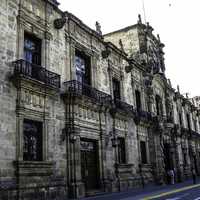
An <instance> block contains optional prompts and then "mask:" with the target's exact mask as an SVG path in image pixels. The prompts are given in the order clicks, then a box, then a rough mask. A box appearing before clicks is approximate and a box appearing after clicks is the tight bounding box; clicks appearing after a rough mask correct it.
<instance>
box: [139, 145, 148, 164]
mask: <svg viewBox="0 0 200 200" xmlns="http://www.w3.org/2000/svg"><path fill="white" fill-rule="evenodd" d="M140 151H141V162H142V164H146V163H147V151H146V143H145V142H144V141H140Z"/></svg>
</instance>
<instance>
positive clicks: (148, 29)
mask: <svg viewBox="0 0 200 200" xmlns="http://www.w3.org/2000/svg"><path fill="white" fill-rule="evenodd" d="M146 31H147V32H149V33H152V32H153V28H152V27H151V26H150V24H149V22H147V25H146Z"/></svg>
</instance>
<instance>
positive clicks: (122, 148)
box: [118, 138, 126, 163]
mask: <svg viewBox="0 0 200 200" xmlns="http://www.w3.org/2000/svg"><path fill="white" fill-rule="evenodd" d="M118 142H119V145H118V155H119V163H126V151H125V140H124V138H118Z"/></svg>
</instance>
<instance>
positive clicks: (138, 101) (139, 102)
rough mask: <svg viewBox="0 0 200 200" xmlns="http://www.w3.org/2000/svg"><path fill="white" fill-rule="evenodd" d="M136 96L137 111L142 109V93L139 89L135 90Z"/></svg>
mask: <svg viewBox="0 0 200 200" xmlns="http://www.w3.org/2000/svg"><path fill="white" fill-rule="evenodd" d="M135 98H136V108H137V111H138V112H139V111H141V95H140V91H139V90H135Z"/></svg>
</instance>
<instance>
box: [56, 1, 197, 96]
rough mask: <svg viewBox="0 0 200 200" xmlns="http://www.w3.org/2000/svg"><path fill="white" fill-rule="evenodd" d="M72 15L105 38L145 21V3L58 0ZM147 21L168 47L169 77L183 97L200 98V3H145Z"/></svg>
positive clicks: (166, 54)
mask: <svg viewBox="0 0 200 200" xmlns="http://www.w3.org/2000/svg"><path fill="white" fill-rule="evenodd" d="M58 1H59V2H60V3H61V5H60V8H61V9H62V10H63V11H66V10H67V11H69V12H71V13H73V14H74V15H76V16H77V17H78V18H80V19H81V20H82V21H83V22H84V23H85V24H87V25H88V26H90V27H91V28H93V29H95V21H99V22H100V24H101V27H102V32H103V34H105V33H108V32H111V31H114V30H118V29H121V28H123V27H126V26H129V25H133V24H135V23H137V16H138V13H141V15H142V18H143V21H144V12H143V3H142V0H124V1H122V0H98V1H97V0H58ZM143 1H144V5H145V16H146V21H147V22H150V25H151V26H152V27H153V28H154V34H160V38H161V41H162V42H163V43H164V44H165V48H164V51H165V61H166V62H165V64H166V74H167V77H168V78H170V79H171V82H172V85H173V87H174V88H176V86H177V84H179V85H180V90H181V93H186V92H188V93H189V97H192V96H197V95H200V89H199V88H200V50H199V49H200V22H199V19H200V0H143Z"/></svg>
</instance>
